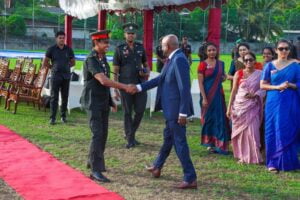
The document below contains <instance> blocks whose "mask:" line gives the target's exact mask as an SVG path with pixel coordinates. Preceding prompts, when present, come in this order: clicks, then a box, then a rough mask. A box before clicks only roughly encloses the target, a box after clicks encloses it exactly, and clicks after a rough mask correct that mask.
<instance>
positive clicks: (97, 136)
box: [87, 107, 109, 172]
mask: <svg viewBox="0 0 300 200" xmlns="http://www.w3.org/2000/svg"><path fill="white" fill-rule="evenodd" d="M87 114H88V120H89V125H90V129H91V132H92V141H91V144H90V151H89V157H88V162H89V163H90V165H91V168H92V170H93V171H95V172H96V171H97V172H103V171H105V161H104V151H105V145H106V141H107V135H108V116H109V110H107V108H106V109H105V110H103V109H101V107H98V108H92V109H91V110H87Z"/></svg>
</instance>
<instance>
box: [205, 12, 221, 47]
mask: <svg viewBox="0 0 300 200" xmlns="http://www.w3.org/2000/svg"><path fill="white" fill-rule="evenodd" d="M221 18H222V9H221V8H211V9H209V15H208V34H207V38H206V40H207V41H209V42H213V43H214V44H216V45H217V46H218V47H219V46H220V37H221Z"/></svg>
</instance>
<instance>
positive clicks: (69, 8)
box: [59, 0, 202, 19]
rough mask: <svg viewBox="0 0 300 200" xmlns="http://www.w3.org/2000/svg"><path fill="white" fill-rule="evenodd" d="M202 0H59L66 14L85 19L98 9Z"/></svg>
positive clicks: (150, 7) (145, 6) (198, 0)
mask: <svg viewBox="0 0 300 200" xmlns="http://www.w3.org/2000/svg"><path fill="white" fill-rule="evenodd" d="M200 1H202V0H100V1H99V0H59V5H60V7H61V8H62V9H63V10H64V11H65V13H66V14H68V15H71V16H73V17H77V18H79V19H86V18H88V17H92V16H95V15H97V14H98V12H99V10H128V9H138V10H151V9H154V7H158V6H170V5H183V4H187V3H192V2H200Z"/></svg>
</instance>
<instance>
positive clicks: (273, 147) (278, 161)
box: [260, 40, 300, 173]
mask: <svg viewBox="0 0 300 200" xmlns="http://www.w3.org/2000/svg"><path fill="white" fill-rule="evenodd" d="M290 46H291V45H290V43H289V42H288V41H287V40H280V41H279V42H278V43H277V45H276V53H277V55H278V58H277V59H276V60H274V61H272V62H269V63H268V64H267V65H266V66H265V67H264V71H263V73H262V77H261V83H260V87H261V88H262V89H264V90H267V99H266V106H265V140H266V159H267V160H266V161H267V162H266V165H267V168H268V170H269V171H270V172H273V173H278V172H279V171H290V170H297V169H300V162H299V159H298V156H297V147H298V146H299V143H300V121H299V119H300V117H299V113H300V66H299V64H298V63H297V61H296V60H293V59H289V57H288V55H289V53H290Z"/></svg>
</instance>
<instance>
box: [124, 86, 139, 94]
mask: <svg viewBox="0 0 300 200" xmlns="http://www.w3.org/2000/svg"><path fill="white" fill-rule="evenodd" d="M124 90H125V91H126V92H127V93H129V94H135V93H137V92H139V90H138V88H137V87H136V85H134V84H128V85H126V86H125V88H124Z"/></svg>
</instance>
